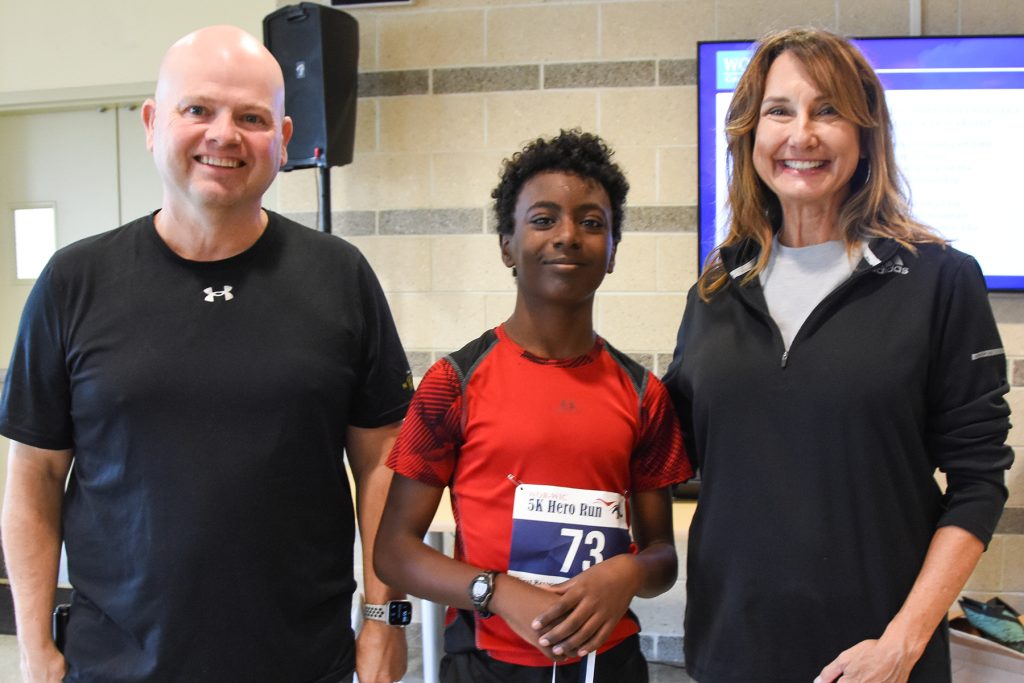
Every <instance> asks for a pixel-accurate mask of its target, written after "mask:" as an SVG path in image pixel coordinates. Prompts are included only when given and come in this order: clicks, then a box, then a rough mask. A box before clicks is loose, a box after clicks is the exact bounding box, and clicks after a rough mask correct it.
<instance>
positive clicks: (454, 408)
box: [388, 359, 462, 486]
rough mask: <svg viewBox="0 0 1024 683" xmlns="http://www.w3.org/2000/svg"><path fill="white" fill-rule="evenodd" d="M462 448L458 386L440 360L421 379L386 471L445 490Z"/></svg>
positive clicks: (389, 457)
mask: <svg viewBox="0 0 1024 683" xmlns="http://www.w3.org/2000/svg"><path fill="white" fill-rule="evenodd" d="M461 445H462V384H461V382H460V380H459V377H458V375H457V374H456V372H455V369H454V368H453V367H452V366H451V364H450V363H449V362H448V361H447V360H445V359H441V360H439V361H438V362H436V363H434V365H433V366H431V368H430V369H429V370H427V374H425V375H424V376H423V379H422V380H421V381H420V385H419V387H417V389H416V394H415V395H414V396H413V398H412V403H411V404H410V405H409V411H408V412H407V413H406V415H405V422H403V423H402V428H401V431H399V433H398V440H397V441H395V446H394V448H392V449H391V454H390V455H389V456H388V467H390V468H391V469H393V470H394V471H395V472H397V473H398V474H401V475H402V476H403V477H407V478H409V479H415V480H416V481H419V482H422V483H424V484H431V485H434V486H447V485H448V482H449V481H450V480H451V476H452V471H453V470H454V469H455V458H456V456H457V455H458V453H459V447H460V446H461Z"/></svg>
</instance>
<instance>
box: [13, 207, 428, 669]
mask: <svg viewBox="0 0 1024 683" xmlns="http://www.w3.org/2000/svg"><path fill="white" fill-rule="evenodd" d="M409 378H410V374H409V367H408V363H407V361H406V359H405V355H404V353H403V351H402V348H401V344H400V342H399V339H398V335H397V332H396V330H395V327H394V323H393V321H392V318H391V315H390V312H389V309H388V306H387V303H386V301H385V299H384V295H383V293H382V291H381V289H380V286H379V284H378V282H377V280H376V278H375V276H374V274H373V272H372V271H371V269H370V267H369V265H368V264H367V262H366V260H365V259H364V258H363V257H362V255H361V254H359V252H358V251H357V250H356V249H355V248H354V247H352V246H351V245H349V244H347V243H346V242H344V241H342V240H340V239H338V238H336V237H331V236H328V235H323V234H320V233H316V232H314V231H312V230H309V229H308V228H304V227H302V226H300V225H298V224H296V223H293V222H291V221H288V220H286V219H284V218H282V217H281V216H278V215H276V214H273V213H271V214H270V222H269V224H268V226H267V229H266V231H265V232H264V234H263V235H262V236H261V237H260V239H259V240H258V241H257V242H256V244H254V245H253V246H252V247H251V248H249V249H248V250H247V251H245V252H243V253H241V254H239V255H237V256H234V257H232V258H229V259H226V260H223V261H217V262H193V261H186V260H184V259H181V258H180V257H178V256H177V255H176V254H174V253H173V252H172V251H171V250H170V249H169V248H168V247H167V246H166V245H165V244H164V242H163V241H162V240H161V239H160V238H159V236H158V235H157V233H156V230H155V227H154V225H153V220H152V217H151V216H147V217H145V218H141V219H139V220H137V221H134V222H132V223H129V224H127V225H125V226H122V227H121V228H118V229H117V230H114V231H111V232H109V233H105V234H103V235H99V236H97V237H93V238H89V239H86V240H83V241H81V242H79V243H77V244H74V245H72V246H70V247H68V248H66V249H63V250H61V251H60V252H58V253H57V254H56V255H55V256H54V257H53V259H52V261H51V263H50V264H49V265H48V266H47V268H46V269H45V270H44V271H43V273H42V275H41V276H40V278H39V280H38V282H37V283H36V286H35V288H34V289H33V291H32V294H31V295H30V297H29V300H28V302H27V304H26V307H25V312H24V314H23V317H22V321H21V328H20V330H19V334H18V340H17V343H16V345H15V350H14V354H13V358H12V360H11V364H10V371H9V374H8V378H7V382H6V384H5V386H4V393H3V401H2V405H0V432H2V433H3V434H5V435H6V436H8V437H10V438H12V439H15V440H17V441H20V442H22V443H26V444H29V445H32V446H37V447H41V448H48V449H66V448H71V449H73V451H74V464H73V468H72V474H71V478H70V481H69V486H68V491H67V495H66V497H65V505H64V535H65V543H66V545H67V550H68V570H69V575H70V579H71V582H72V584H73V586H74V588H75V598H74V602H73V605H72V609H71V618H70V623H69V627H68V628H69V630H68V642H67V649H66V654H67V659H68V663H69V666H70V673H69V677H68V680H72V681H103V682H104V683H116V682H118V681H226V680H236V681H296V682H305V681H321V680H324V681H328V680H333V679H336V678H338V677H339V676H341V675H343V674H346V673H348V672H349V671H351V670H352V668H353V665H354V652H353V647H352V630H351V627H350V624H349V613H350V606H351V598H352V592H353V590H354V588H355V582H354V580H353V576H352V544H353V536H354V525H353V514H352V502H351V496H350V493H349V490H348V483H347V478H346V475H345V470H344V466H343V461H342V453H343V449H344V445H345V433H346V428H347V427H348V426H350V425H351V426H356V427H367V428H371V427H378V426H383V425H386V424H390V423H393V422H395V421H397V420H400V419H401V418H402V417H403V415H404V413H405V409H406V406H407V405H408V401H409V398H410V395H411V381H409Z"/></svg>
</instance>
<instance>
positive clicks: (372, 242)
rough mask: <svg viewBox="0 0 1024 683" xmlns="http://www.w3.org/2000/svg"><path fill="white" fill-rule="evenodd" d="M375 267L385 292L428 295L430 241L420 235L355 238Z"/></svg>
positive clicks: (353, 239) (430, 268) (353, 240)
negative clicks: (426, 293)
mask: <svg viewBox="0 0 1024 683" xmlns="http://www.w3.org/2000/svg"><path fill="white" fill-rule="evenodd" d="M345 239H346V240H348V241H349V242H351V243H352V244H354V245H356V247H358V248H359V250H360V251H361V252H363V255H364V256H366V260H367V261H369V262H370V265H371V266H372V267H373V272H375V273H376V274H377V279H378V280H380V286H381V287H383V288H384V291H385V292H389V293H397V292H428V291H430V289H431V272H432V266H431V260H430V242H431V238H430V237H427V236H419V235H381V236H352V237H346V238H345Z"/></svg>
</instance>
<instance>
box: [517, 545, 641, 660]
mask: <svg viewBox="0 0 1024 683" xmlns="http://www.w3.org/2000/svg"><path fill="white" fill-rule="evenodd" d="M641 574H642V569H641V566H640V563H639V562H638V561H637V559H636V556H634V555H631V554H628V553H625V554H622V555H616V556H615V557H612V558H610V559H608V560H605V561H604V562H601V563H600V564H596V565H594V566H593V567H591V568H590V569H588V570H586V571H585V572H583V573H581V574H578V575H576V576H575V577H573V578H572V579H569V580H568V581H566V582H564V583H560V584H558V585H557V586H551V587H550V588H548V589H547V591H548V592H551V593H554V594H556V595H558V596H559V597H558V599H557V600H556V601H555V602H554V604H553V605H551V607H550V608H548V609H547V610H545V611H544V612H541V613H539V615H538V616H537V617H536V618H535V619H534V620H533V621H532V623H531V626H532V628H533V630H534V636H533V639H534V640H537V637H538V636H540V638H539V640H537V642H538V644H539V646H540V647H541V648H544V647H549V648H550V649H551V652H552V653H554V655H555V656H556V657H562V658H564V657H585V656H586V655H588V654H589V653H591V652H594V651H595V650H596V649H597V648H598V647H600V646H601V644H602V643H603V642H604V641H605V640H607V639H608V636H610V635H611V633H612V631H613V630H614V629H615V626H616V625H618V623H619V621H620V620H621V619H622V615H624V614H625V613H626V610H627V609H629V603H630V602H631V601H632V600H633V596H635V595H636V594H637V592H638V591H639V590H640V586H641V585H642V580H643V577H642V575H641ZM534 614H538V613H537V612H534ZM528 640H529V639H528Z"/></svg>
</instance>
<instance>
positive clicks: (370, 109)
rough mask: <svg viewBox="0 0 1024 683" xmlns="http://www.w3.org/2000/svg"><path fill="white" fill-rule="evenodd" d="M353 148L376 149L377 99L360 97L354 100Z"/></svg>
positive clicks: (362, 149) (358, 150) (358, 151)
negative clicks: (354, 135)
mask: <svg viewBox="0 0 1024 683" xmlns="http://www.w3.org/2000/svg"><path fill="white" fill-rule="evenodd" d="M354 142H355V145H354V148H353V149H354V150H355V153H356V154H358V153H360V152H375V151H377V100H375V99H361V100H358V101H357V102H356V137H355V141H354Z"/></svg>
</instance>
